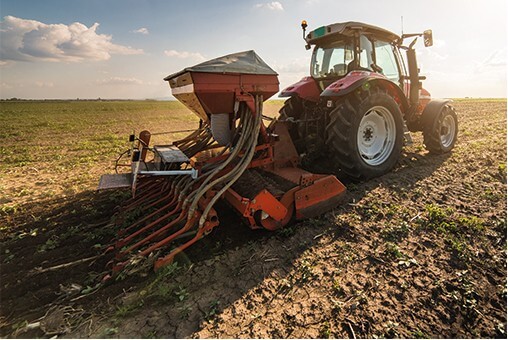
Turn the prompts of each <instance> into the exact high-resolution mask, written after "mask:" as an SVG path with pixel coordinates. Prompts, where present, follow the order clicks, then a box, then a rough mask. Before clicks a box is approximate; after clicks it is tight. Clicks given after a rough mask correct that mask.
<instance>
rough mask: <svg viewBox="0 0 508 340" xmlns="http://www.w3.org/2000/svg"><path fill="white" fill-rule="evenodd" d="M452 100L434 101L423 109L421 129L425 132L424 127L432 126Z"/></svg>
mask: <svg viewBox="0 0 508 340" xmlns="http://www.w3.org/2000/svg"><path fill="white" fill-rule="evenodd" d="M451 102H452V100H451V99H433V100H431V101H430V102H429V103H428V104H427V105H426V106H425V109H423V113H422V116H421V119H420V129H422V130H423V127H424V126H430V124H431V123H432V122H433V121H434V119H436V117H437V115H438V114H440V113H441V111H442V110H443V108H444V107H445V106H446V104H448V103H451Z"/></svg>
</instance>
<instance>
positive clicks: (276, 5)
mask: <svg viewBox="0 0 508 340" xmlns="http://www.w3.org/2000/svg"><path fill="white" fill-rule="evenodd" d="M254 8H262V9H269V10H271V11H283V10H284V7H282V4H281V3H280V2H278V1H273V2H265V3H260V4H255V5H254Z"/></svg>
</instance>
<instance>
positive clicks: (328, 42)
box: [302, 22, 406, 91]
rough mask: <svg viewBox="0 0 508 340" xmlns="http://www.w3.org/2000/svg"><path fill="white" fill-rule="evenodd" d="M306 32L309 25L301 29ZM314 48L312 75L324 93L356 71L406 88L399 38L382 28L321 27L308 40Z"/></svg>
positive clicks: (348, 24)
mask: <svg viewBox="0 0 508 340" xmlns="http://www.w3.org/2000/svg"><path fill="white" fill-rule="evenodd" d="M302 27H303V28H304V32H305V27H306V23H304V24H303V25H302ZM305 41H306V42H307V48H308V49H310V47H311V45H314V50H313V53H312V59H311V69H310V74H311V76H312V78H314V79H315V80H316V82H317V84H318V86H319V88H320V90H321V91H323V90H324V89H325V88H326V87H328V86H329V85H330V84H332V83H333V82H335V81H336V80H337V79H340V78H342V77H344V76H346V75H347V74H348V73H349V72H351V71H354V70H360V71H368V72H372V73H378V74H380V75H383V76H384V77H386V78H387V79H388V80H390V81H392V82H394V83H395V84H397V85H398V86H400V87H401V88H403V79H404V76H405V74H406V72H405V68H404V65H403V63H402V58H401V56H400V53H399V49H398V46H397V42H398V41H400V37H399V36H398V35H396V34H394V33H391V32H389V31H387V30H384V29H382V28H379V27H376V26H372V25H368V24H364V23H358V22H346V23H340V24H332V25H328V26H321V27H319V28H317V29H315V30H313V31H311V32H310V33H309V34H308V35H307V36H306V37H305Z"/></svg>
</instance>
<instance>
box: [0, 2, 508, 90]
mask: <svg viewBox="0 0 508 340" xmlns="http://www.w3.org/2000/svg"><path fill="white" fill-rule="evenodd" d="M401 18H403V20H401ZM303 19H305V20H307V22H308V24H309V27H308V30H312V29H315V28H317V27H320V26H323V25H327V24H332V23H336V22H344V21H361V22H365V23H369V24H373V25H376V26H380V27H383V28H386V29H388V30H390V31H393V32H394V33H397V34H400V33H401V29H402V21H403V30H404V33H413V32H423V31H424V30H426V29H432V30H433V35H434V46H432V47H427V48H425V47H424V46H423V43H422V42H419V43H418V44H417V51H418V52H417V53H418V62H419V66H420V68H421V74H422V75H424V76H426V77H427V80H425V81H424V85H423V86H424V87H425V88H426V89H427V90H429V92H430V93H431V94H432V96H433V97H436V98H438V97H440V98H459V97H506V94H507V86H506V85H507V72H506V71H507V69H506V61H507V41H508V38H507V2H506V0H481V1H480V0H426V1H410V0H383V1H381V0H354V1H351V0H348V1H346V0H279V1H270V0H268V1H264V0H245V1H240V0H236V1H235V0H208V1H195V0H185V1H182V0H180V1H172V0H138V1H134V0H86V1H85V0H44V1H39V0H31V1H29V0H0V98H2V99H6V98H12V97H16V98H24V99H75V98H82V99H85V98H86V99H93V98H107V99H113V98H117V99H171V98H172V97H171V91H170V89H169V86H168V84H167V83H166V82H164V81H163V78H164V77H165V76H167V75H169V74H171V73H174V72H178V71H180V70H182V69H183V68H185V67H188V66H192V65H195V64H198V63H200V62H202V61H205V60H208V59H212V58H216V57H220V56H223V55H226V54H230V53H234V52H240V51H246V50H255V51H256V53H257V54H258V55H259V56H260V57H261V58H262V59H263V60H264V61H265V62H266V63H267V64H268V65H270V66H271V67H272V68H273V69H274V70H276V71H277V72H278V73H279V81H280V88H281V89H283V88H284V87H287V86H289V85H291V84H292V83H294V82H297V81H298V80H300V79H301V78H302V77H304V76H306V75H308V74H309V62H310V56H311V53H312V52H311V51H307V50H305V48H304V46H305V42H304V41H303V39H302V31H301V27H300V23H301V20H303Z"/></svg>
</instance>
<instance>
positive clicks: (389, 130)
mask: <svg viewBox="0 0 508 340" xmlns="http://www.w3.org/2000/svg"><path fill="white" fill-rule="evenodd" d="M396 133H397V130H396V126H395V119H394V118H393V115H392V113H391V112H390V111H389V110H388V109H387V108H385V107H383V106H375V107H373V108H371V109H370V110H369V111H367V112H366V113H365V114H364V116H363V117H362V120H361V121H360V126H359V127H358V133H357V146H358V152H359V153H360V156H361V157H362V159H363V160H364V161H365V163H367V164H368V165H371V166H378V165H381V164H383V163H384V162H385V161H386V160H387V159H388V158H389V157H390V156H391V154H392V151H393V148H394V145H395V137H396Z"/></svg>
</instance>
